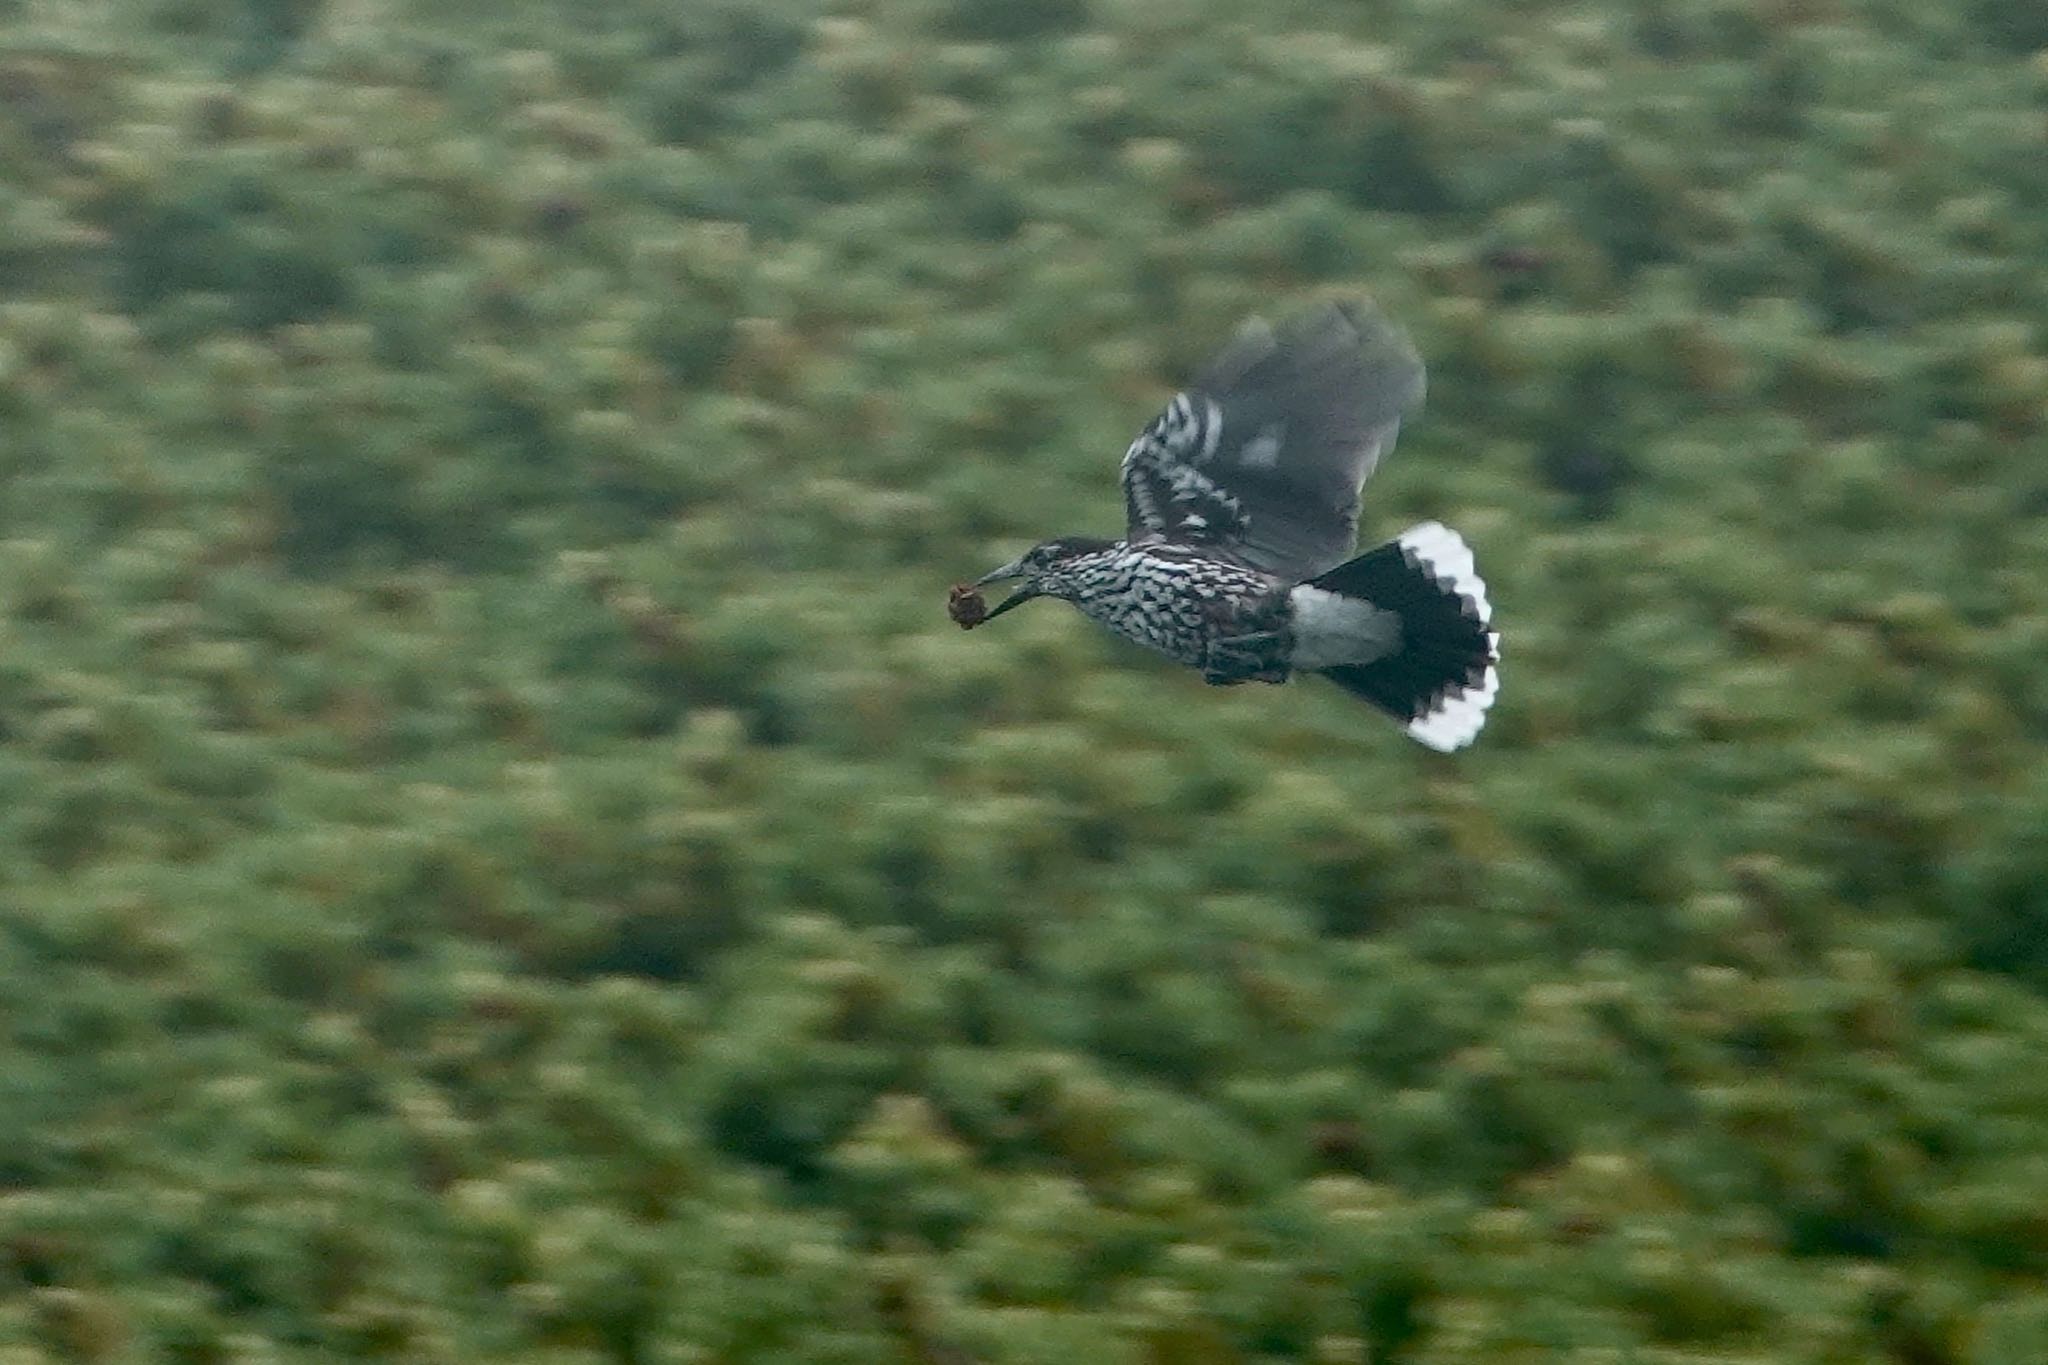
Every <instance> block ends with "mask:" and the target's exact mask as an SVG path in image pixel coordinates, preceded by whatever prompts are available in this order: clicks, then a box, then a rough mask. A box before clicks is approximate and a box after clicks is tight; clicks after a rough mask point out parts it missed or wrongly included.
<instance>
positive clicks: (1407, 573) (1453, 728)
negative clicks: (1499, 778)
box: [1310, 521, 1500, 752]
mask: <svg viewBox="0 0 2048 1365" xmlns="http://www.w3.org/2000/svg"><path fill="white" fill-rule="evenodd" d="M1310 584H1311V586H1314V587H1318V588H1321V589H1323V590H1324V591H1326V592H1334V593H1338V594H1340V595H1342V596H1345V597H1355V598H1360V599H1363V600H1365V601H1367V602H1370V603H1372V605H1373V606H1375V607H1378V608H1380V609H1381V610H1382V611H1391V612H1393V613H1395V614H1396V615H1398V616H1399V617H1400V618H1401V648H1400V649H1398V650H1396V651H1395V652H1394V653H1392V654H1389V655H1387V656H1386V657H1385V658H1382V659H1377V660H1374V661H1373V662H1372V663H1369V664H1344V665H1339V666H1338V667H1335V668H1325V669H1320V670H1318V671H1319V672H1321V673H1322V674H1323V675H1324V676H1325V677H1327V678H1329V679H1331V680H1332V681H1333V682H1335V683H1336V684H1337V685H1338V686H1339V687H1342V688H1343V689H1344V690H1345V691H1347V692H1351V693H1354V694H1356V695H1358V696H1361V697H1363V698H1365V699H1366V700H1367V701H1369V702H1371V703H1372V704H1373V705H1374V706H1377V707H1379V708H1380V709H1381V710H1382V711H1385V712H1386V713H1387V714H1388V715H1391V716H1392V717H1393V718H1394V719H1395V720H1398V721H1400V722H1401V724H1402V725H1403V726H1404V727H1406V729H1407V731H1408V733H1409V734H1410V735H1411V736H1413V737H1414V738H1415V739H1417V740H1419V741H1420V742H1422V743H1423V744H1427V745H1428V746H1429V747H1430V748H1432V749H1437V750H1441V751H1446V752H1448V751H1449V750H1452V749H1459V748H1463V747H1464V746H1465V745H1467V744H1470V743H1471V742H1472V740H1473V738H1474V736H1476V735H1477V734H1478V733H1479V730H1480V727H1481V726H1483V725H1485V724H1486V710H1487V708H1488V707H1490V706H1492V705H1493V699H1494V696H1495V694H1496V693H1498V692H1499V691H1500V674H1499V672H1498V670H1497V668H1496V664H1497V663H1498V661H1499V659H1500V636H1499V635H1498V634H1496V633H1495V632H1494V631H1493V629H1492V624H1493V607H1492V606H1491V604H1489V603H1488V602H1487V600H1486V584H1485V583H1483V582H1481V581H1480V578H1479V574H1478V572H1477V570H1475V569H1474V568H1473V565H1472V551H1471V550H1470V549H1468V548H1467V547H1466V545H1465V542H1464V540H1463V539H1462V538H1460V536H1459V535H1458V533H1457V532H1456V531H1452V530H1450V529H1448V528H1446V527H1444V526H1441V525H1439V524H1438V523H1436V522H1433V521H1425V522H1423V523H1422V524H1421V525H1420V526H1411V527H1409V528H1408V529H1407V530H1406V531H1403V532H1402V533H1401V534H1400V535H1399V536H1397V537H1396V538H1394V539H1393V540H1390V541H1388V542H1387V543H1386V544H1384V545H1382V546H1380V547H1379V548H1378V549H1374V550H1368V551H1366V552H1365V553H1364V554H1362V555H1360V556H1358V558H1356V559H1353V560H1350V561H1349V562H1347V563H1343V564H1339V565H1338V566H1337V567H1336V568H1334V569H1332V570H1330V571H1329V572H1328V573H1326V574H1324V575H1322V576H1321V577H1320V578H1315V579H1311V580H1310Z"/></svg>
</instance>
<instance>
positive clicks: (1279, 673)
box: [1202, 593, 1294, 687]
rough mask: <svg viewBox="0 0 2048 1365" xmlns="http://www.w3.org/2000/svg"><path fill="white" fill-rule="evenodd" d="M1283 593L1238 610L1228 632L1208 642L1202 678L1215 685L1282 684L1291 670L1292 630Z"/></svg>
mask: <svg viewBox="0 0 2048 1365" xmlns="http://www.w3.org/2000/svg"><path fill="white" fill-rule="evenodd" d="M1286 604H1287V595H1286V594H1285V593H1276V594H1274V595H1273V596H1271V597H1268V598H1267V599H1265V600H1264V601H1262V602H1260V603H1258V604H1257V605H1256V606H1253V607H1251V608H1248V609H1247V610H1245V611H1244V612H1242V613H1239V614H1238V615H1237V617H1236V619H1235V620H1233V621H1231V622H1230V623H1229V625H1228V626H1227V627H1226V629H1229V630H1230V632H1231V633H1230V634H1227V635H1218V636H1216V637H1215V638H1214V639H1212V640H1210V641H1209V647H1208V650H1207V652H1206V655H1205V657H1204V658H1203V660H1202V679H1203V681H1205V682H1207V683H1210V684H1212V685H1213V686H1216V687H1229V686H1231V685H1233V684H1236V683H1245V682H1266V683H1284V682H1286V681H1287V679H1288V676H1289V674H1290V673H1291V672H1292V670H1291V669H1290V668H1289V667H1288V664H1287V656H1288V655H1289V654H1290V653H1292V652H1293V647H1294V637H1293V632H1292V631H1290V630H1289V629H1288V628H1287V620H1286V616H1285V612H1284V608H1285V606H1286Z"/></svg>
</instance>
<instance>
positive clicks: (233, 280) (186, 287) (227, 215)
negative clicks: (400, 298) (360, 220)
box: [114, 201, 354, 330]
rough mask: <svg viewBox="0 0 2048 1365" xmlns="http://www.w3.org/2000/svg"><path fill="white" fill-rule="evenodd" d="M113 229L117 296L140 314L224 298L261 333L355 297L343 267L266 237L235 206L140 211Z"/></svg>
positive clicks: (294, 243) (289, 241) (178, 205)
mask: <svg viewBox="0 0 2048 1365" xmlns="http://www.w3.org/2000/svg"><path fill="white" fill-rule="evenodd" d="M114 231H115V233H116V235H117V236H118V237H119V239H120V246H121V249H120V251H119V252H118V253H117V254H116V260H117V262H118V268H117V270H116V273H115V276H114V296H115V298H116V300H117V301H118V302H119V304H120V306H121V307H122V308H123V309H125V310H126V311H128V312H130V313H134V314H137V315H143V314H147V313H149V312H150V311H152V310H154V309H156V308H157V307H159V306H160V305H161V304H163V303H164V302H166V301H167V300H169V299H172V298H174V297H176V296H177V295H179V294H186V293H201V292H204V293H218V294H223V295H226V296H227V297H228V299H229V300H230V301H231V304H232V316H233V319H234V321H235V322H236V323H238V324H239V325H240V326H243V327H246V328H250V329H252V330H260V329H263V328H269V327H277V326H281V325H283V324H285V323H292V322H306V321H310V320H312V319H314V318H318V317H322V316H325V315H326V314H328V313H331V312H333V311H334V310H336V309H338V308H341V307H343V306H344V305H346V304H348V303H350V302H351V301H352V299H353V297H354V290H353V287H352V286H351V285H350V283H349V278H348V275H347V273H346V269H345V266H344V264H343V263H342V262H340V261H338V260H334V259H330V258H329V257H327V256H326V255H324V254H323V253H321V252H320V251H318V250H317V249H316V248H313V247H311V246H309V245H307V244H306V243H305V242H304V241H303V240H302V239H294V238H291V237H287V236H284V235H281V234H278V233H275V232H270V231H265V230H264V229H263V228H262V227H261V226H260V225H259V224H257V223H254V222H251V221H248V220H247V217H246V215H245V214H238V213H237V212H236V210H235V206H234V205H233V204H232V202H231V201H230V202H226V203H217V204H202V203H197V202H173V203H169V204H162V205H146V206H139V207H138V208H137V209H136V211H135V212H133V213H132V214H125V215H122V216H120V217H119V218H118V219H117V222H116V226H115V228H114Z"/></svg>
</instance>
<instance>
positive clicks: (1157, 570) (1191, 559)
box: [1061, 540, 1283, 668]
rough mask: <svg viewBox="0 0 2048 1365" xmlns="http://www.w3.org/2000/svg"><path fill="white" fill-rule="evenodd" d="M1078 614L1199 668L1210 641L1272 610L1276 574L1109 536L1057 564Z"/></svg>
mask: <svg viewBox="0 0 2048 1365" xmlns="http://www.w3.org/2000/svg"><path fill="white" fill-rule="evenodd" d="M1061 568H1062V571H1063V572H1062V579H1063V581H1064V582H1065V583H1066V584H1067V585H1069V586H1070V587H1071V589H1072V593H1073V595H1072V596H1071V597H1069V598H1068V600H1069V601H1071V602H1072V603H1073V604H1074V605H1075V606H1076V607H1079V608H1080V609H1081V613H1082V614H1083V615H1084V616H1087V617H1089V618H1090V619H1092V620H1095V621H1099V622H1101V623H1102V624H1103V625H1104V626H1107V627H1108V628H1109V629H1110V630H1112V631H1114V632H1116V633H1117V634H1118V635H1121V636H1123V637H1124V638H1125V639H1126V640H1129V641H1131V642H1132V643H1134V644H1140V645H1143V646H1144V647H1145V648H1147V649H1150V650H1154V651H1156V652H1158V653H1160V654H1164V655H1165V656H1166V657H1167V658H1169V659H1173V660H1175V661H1176V662H1179V663H1184V664H1188V665H1190V666H1191V667H1194V668H1200V667H1202V666H1203V664H1204V663H1205V662H1206V661H1207V659H1208V657H1209V646H1210V642H1211V641H1213V640H1215V639H1217V638H1219V637H1220V636H1223V635H1225V634H1242V633H1243V632H1242V631H1240V630H1236V629H1234V627H1235V626H1236V625H1238V624H1241V623H1244V622H1246V621H1248V620H1250V619H1253V618H1255V617H1257V616H1258V615H1259V614H1260V613H1261V611H1270V610H1271V604H1272V602H1273V599H1274V595H1275V593H1276V592H1279V591H1281V590H1282V588H1283V585H1282V584H1281V582H1280V580H1278V579H1276V578H1274V577H1273V576H1272V575H1271V574H1267V573H1261V572H1260V571H1259V570H1257V569H1254V568H1251V567H1250V566H1248V565H1244V564H1238V563H1235V562H1233V561H1232V560H1230V559H1227V558H1224V557H1222V556H1220V555H1217V554H1215V553H1213V552H1210V551H1205V550H1201V549H1198V548H1195V547H1192V546H1187V545H1176V544H1174V543H1172V542H1170V541H1154V542H1152V543H1150V544H1143V543H1140V544H1132V543H1131V542H1129V541H1125V540H1117V541H1111V542H1109V543H1108V544H1106V545H1104V546H1102V547H1101V548H1100V549H1095V550H1086V551H1082V552H1081V553H1079V554H1076V555H1074V556H1073V557H1071V558H1070V559H1068V560H1067V561H1066V562H1065V563H1064V564H1063V565H1062V566H1061Z"/></svg>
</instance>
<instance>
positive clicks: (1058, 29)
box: [940, 0, 1088, 43]
mask: <svg viewBox="0 0 2048 1365" xmlns="http://www.w3.org/2000/svg"><path fill="white" fill-rule="evenodd" d="M940 22H941V25H942V26H943V28H944V29H945V31H946V32H948V33H950V34H952V35H953V36H954V37H956V38H971V39H976V40H978V41H981V42H991V43H1015V42H1023V41H1025V40H1027V39H1032V38H1047V37H1051V36H1053V35H1055V34H1060V33H1073V32H1075V31H1077V30H1079V29H1081V28H1084V27H1086V26H1087V23H1088V0H950V3H949V4H948V5H947V6H946V9H945V11H944V14H943V17H942V19H941V21H940Z"/></svg>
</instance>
